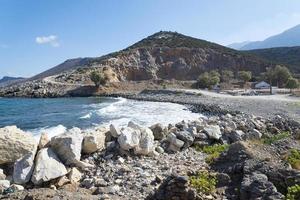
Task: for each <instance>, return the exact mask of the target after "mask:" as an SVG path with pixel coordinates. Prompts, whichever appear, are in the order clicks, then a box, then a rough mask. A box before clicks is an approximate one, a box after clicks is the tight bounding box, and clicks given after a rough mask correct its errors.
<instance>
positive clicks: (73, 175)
mask: <svg viewBox="0 0 300 200" xmlns="http://www.w3.org/2000/svg"><path fill="white" fill-rule="evenodd" d="M68 178H69V180H70V181H71V183H77V182H79V181H80V180H81V178H82V173H81V172H80V171H79V170H78V169H77V168H76V167H73V168H72V169H71V171H70V173H69V174H68Z"/></svg>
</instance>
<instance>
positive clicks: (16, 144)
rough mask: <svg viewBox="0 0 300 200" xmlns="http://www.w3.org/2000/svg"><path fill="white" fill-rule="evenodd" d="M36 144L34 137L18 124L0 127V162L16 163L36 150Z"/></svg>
mask: <svg viewBox="0 0 300 200" xmlns="http://www.w3.org/2000/svg"><path fill="white" fill-rule="evenodd" d="M36 146H37V143H36V141H35V139H34V137H33V136H32V135H31V134H29V133H25V132H24V131H22V130H21V129H18V128H17V127H16V126H7V127H4V128H0V164H5V163H14V162H15V161H16V160H18V159H19V158H21V157H23V156H25V155H27V154H28V153H32V152H34V151H35V149H36Z"/></svg>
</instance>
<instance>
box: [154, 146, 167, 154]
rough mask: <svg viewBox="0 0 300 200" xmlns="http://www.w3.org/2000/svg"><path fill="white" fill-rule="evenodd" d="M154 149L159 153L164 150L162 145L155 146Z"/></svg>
mask: <svg viewBox="0 0 300 200" xmlns="http://www.w3.org/2000/svg"><path fill="white" fill-rule="evenodd" d="M155 151H157V152H158V153H160V154H162V153H164V152H165V150H164V149H163V148H162V147H160V146H158V147H156V148H155Z"/></svg>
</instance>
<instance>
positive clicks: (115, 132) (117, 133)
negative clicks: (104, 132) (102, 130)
mask: <svg viewBox="0 0 300 200" xmlns="http://www.w3.org/2000/svg"><path fill="white" fill-rule="evenodd" d="M109 131H110V134H111V136H113V137H115V138H118V137H119V136H120V135H121V131H120V129H119V128H117V127H116V126H115V125H113V124H111V125H110V126H109Z"/></svg>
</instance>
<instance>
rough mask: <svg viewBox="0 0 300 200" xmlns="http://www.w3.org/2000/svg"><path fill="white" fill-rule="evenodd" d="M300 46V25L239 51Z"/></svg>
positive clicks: (249, 44) (241, 48) (243, 47)
mask: <svg viewBox="0 0 300 200" xmlns="http://www.w3.org/2000/svg"><path fill="white" fill-rule="evenodd" d="M293 46H300V24H299V25H297V26H295V27H293V28H290V29H288V30H286V31H284V32H282V33H280V34H278V35H274V36H272V37H269V38H267V39H265V40H263V41H256V42H250V43H248V44H245V45H242V46H241V47H239V48H235V49H237V50H253V49H266V48H274V47H293Z"/></svg>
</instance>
